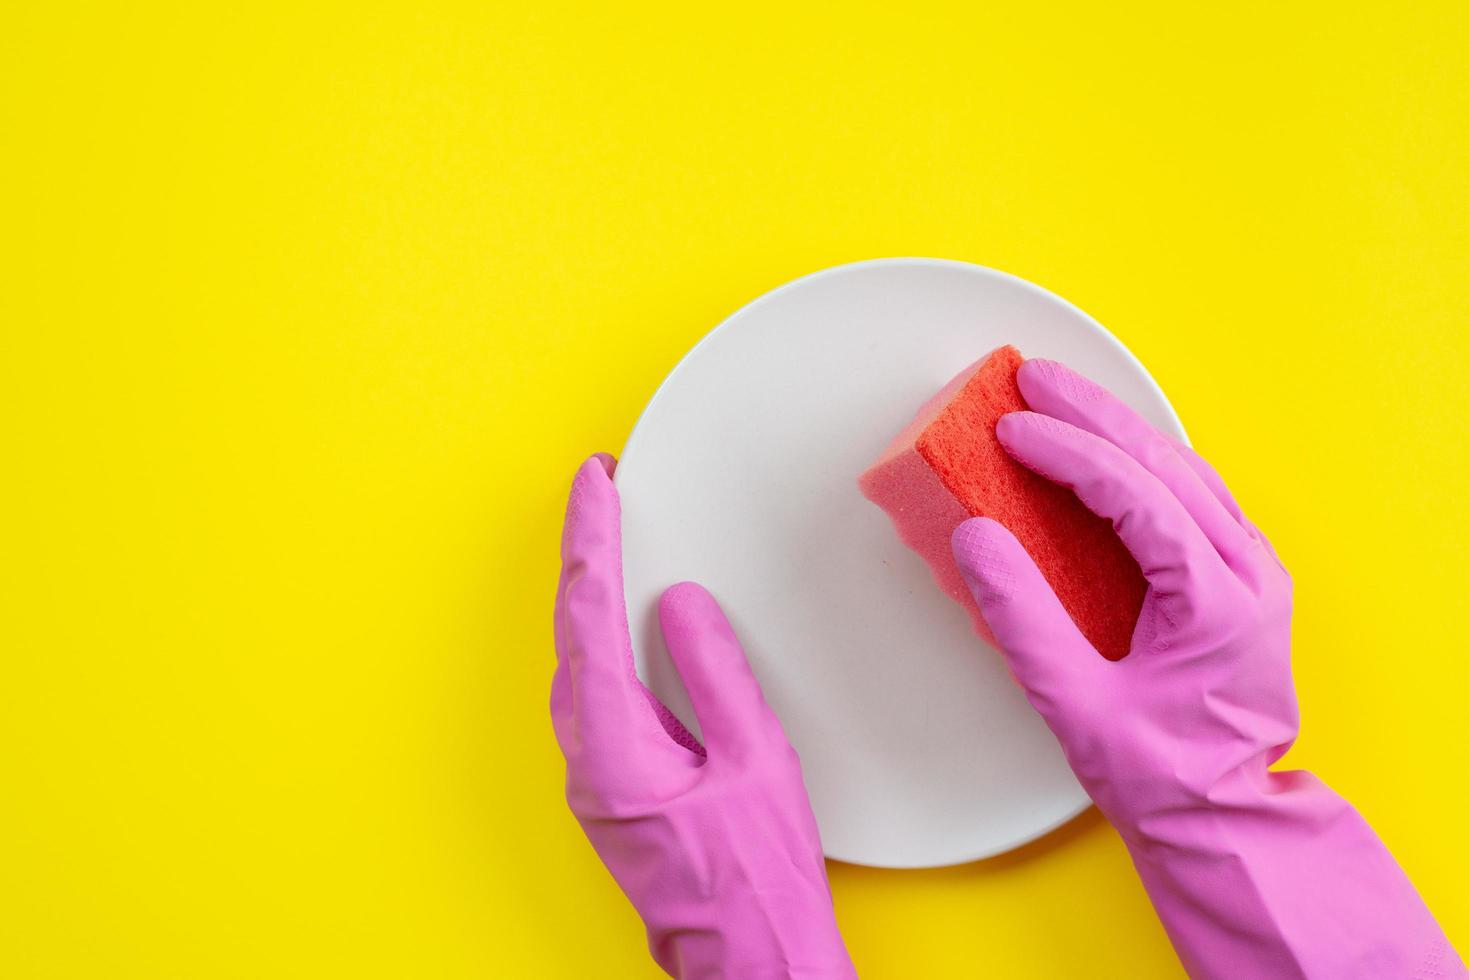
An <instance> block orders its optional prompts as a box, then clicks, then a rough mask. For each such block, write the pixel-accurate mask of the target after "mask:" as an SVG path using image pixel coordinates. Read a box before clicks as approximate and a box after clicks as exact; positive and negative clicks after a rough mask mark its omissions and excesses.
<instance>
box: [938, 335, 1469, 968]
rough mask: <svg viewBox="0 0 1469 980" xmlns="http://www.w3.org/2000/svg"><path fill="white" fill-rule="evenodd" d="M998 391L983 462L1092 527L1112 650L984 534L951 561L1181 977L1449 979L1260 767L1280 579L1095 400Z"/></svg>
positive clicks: (1193, 467)
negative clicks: (994, 446)
mask: <svg viewBox="0 0 1469 980" xmlns="http://www.w3.org/2000/svg"><path fill="white" fill-rule="evenodd" d="M1018 380H1019V384H1020V390H1021V393H1022V394H1023V395H1024V396H1025V400H1026V402H1027V404H1028V405H1029V406H1030V408H1031V409H1032V410H1031V411H1029V412H1015V413H1011V414H1009V415H1006V416H1004V417H1003V418H1002V419H1001V420H1000V423H999V425H998V426H997V427H996V435H997V436H998V438H999V440H1000V442H1001V444H1002V445H1003V446H1004V447H1005V449H1006V450H1007V451H1008V452H1009V453H1010V454H1011V456H1013V457H1014V458H1015V459H1016V460H1017V461H1019V462H1020V463H1021V464H1022V465H1024V466H1026V467H1028V468H1029V469H1031V470H1033V471H1035V472H1036V473H1038V474H1040V475H1041V476H1044V477H1046V478H1047V479H1050V480H1052V481H1054V482H1056V483H1059V484H1062V485H1064V486H1067V487H1069V488H1071V489H1072V490H1073V491H1074V492H1075V493H1076V495H1077V497H1078V498H1080V500H1081V501H1082V503H1083V504H1085V505H1086V506H1087V507H1088V508H1089V509H1090V510H1092V511H1093V512H1095V513H1096V514H1098V515H1101V516H1103V517H1106V518H1109V519H1110V520H1111V521H1112V523H1113V526H1114V527H1115V528H1116V530H1117V533H1118V535H1119V537H1120V538H1121V539H1122V542H1123V544H1124V545H1126V546H1127V548H1128V550H1129V551H1130V552H1131V553H1132V555H1133V557H1134V558H1136V559H1137V562H1138V565H1139V567H1140V568H1141V569H1142V573H1143V576H1144V577H1145V578H1146V580H1147V582H1148V592H1147V595H1146V598H1145V599H1144V602H1143V606H1142V610H1141V613H1140V614H1139V618H1138V624H1137V627H1136V629H1135V631H1134V634H1133V640H1132V646H1131V651H1130V653H1129V654H1128V656H1126V657H1125V658H1123V659H1122V660H1120V661H1117V662H1111V661H1107V660H1105V659H1103V658H1102V657H1101V656H1100V655H1099V654H1097V652H1096V651H1095V650H1094V649H1092V647H1091V645H1090V644H1089V643H1087V641H1086V639H1085V638H1084V637H1083V636H1082V635H1081V633H1080V632H1079V631H1078V630H1077V628H1076V626H1075V625H1074V624H1073V623H1072V621H1071V619H1070V617H1069V616H1068V615H1067V613H1066V611H1065V609H1064V608H1063V607H1062V606H1061V604H1060V602H1059V601H1058V600H1057V599H1056V597H1055V595H1054V593H1053V592H1052V591H1051V589H1050V586H1049V585H1047V583H1046V581H1045V579H1044V577H1043V576H1042V575H1041V573H1040V571H1039V570H1038V569H1037V568H1036V566H1035V564H1034V563H1033V562H1032V561H1031V560H1030V557H1029V556H1028V555H1027V554H1026V553H1025V551H1024V550H1023V549H1022V548H1021V546H1020V545H1019V543H1018V542H1017V541H1016V540H1015V538H1014V537H1013V536H1012V535H1011V534H1010V533H1009V532H1008V531H1007V530H1005V528H1003V527H1002V526H1000V525H999V524H997V523H996V522H994V521H991V520H986V519H982V518H977V519H973V520H969V521H966V522H965V523H963V524H961V525H960V526H959V528H958V529H957V530H956V531H955V532H954V536H953V550H954V556H955V559H956V561H957V562H958V565H959V567H960V570H961V571H962V572H963V574H964V576H965V580H966V582H967V583H968V584H969V586H970V590H971V591H972V592H973V594H974V597H975V601H976V602H977V603H978V604H979V607H980V609H981V611H982V612H983V614H984V616H985V620H986V621H987V622H988V624H989V626H990V628H991V630H992V631H993V632H994V634H995V637H996V640H997V641H998V644H999V646H1000V647H1001V649H1002V651H1003V652H1004V654H1005V657H1006V659H1007V661H1008V662H1009V664H1010V667H1011V669H1012V671H1013V672H1014V674H1015V677H1016V679H1017V680H1018V681H1019V682H1020V684H1021V685H1022V687H1024V689H1025V692H1026V695H1027V697H1028V698H1029V699H1030V702H1031V703H1032V704H1033V705H1034V706H1035V708H1036V709H1037V710H1038V711H1039V712H1040V713H1041V715H1042V716H1043V717H1044V718H1045V720H1046V723H1047V724H1048V725H1049V726H1050V728H1051V730H1052V732H1054V733H1055V735H1056V737H1057V739H1058V740H1059V741H1060V743H1061V746H1062V749H1063V750H1064V751H1065V753H1066V758H1067V760H1068V761H1069V762H1070V764H1071V767H1072V769H1073V770H1074V771H1075V773H1076V775H1077V777H1078V779H1079V780H1080V781H1081V783H1082V785H1083V786H1084V787H1085V788H1086V790H1087V792H1088V793H1089V794H1091V796H1092V799H1093V800H1095V801H1096V803H1097V805H1098V807H1099V808H1100V809H1101V810H1102V812H1103V813H1104V814H1105V815H1106V816H1107V817H1108V819H1109V820H1111V821H1112V823H1113V825H1114V826H1115V827H1116V828H1117V830H1118V832H1119V833H1120V834H1121V835H1122V837H1123V839H1124V840H1125V841H1126V843H1127V846H1128V848H1129V850H1130V852H1131V854H1132V857H1133V861H1134V863H1135V864H1136V866H1137V868H1138V871H1139V874H1140V875H1141V877H1142V879H1143V882H1144V885H1145V886H1146V887H1147V889H1148V892H1149V895H1150V896H1151V898H1152V900H1153V903H1154V906H1155V907H1156V908H1157V911H1158V914H1159V917H1160V918H1161V919H1162V920H1163V924H1164V926H1165V927H1166V928H1167V929H1168V932H1169V935H1170V937H1171V938H1172V940H1173V943H1174V946H1175V948H1176V949H1177V950H1178V952H1179V955H1180V958H1181V959H1182V960H1183V963H1184V965H1185V967H1186V968H1187V969H1188V970H1189V972H1190V973H1191V974H1192V975H1194V976H1199V977H1231V978H1246V977H1272V978H1274V977H1331V978H1342V977H1385V976H1403V977H1408V976H1414V977H1417V976H1423V977H1430V976H1432V977H1439V976H1462V975H1465V974H1464V967H1463V964H1462V963H1461V962H1460V961H1459V959H1458V957H1457V956H1456V955H1455V954H1454V952H1453V950H1452V948H1451V947H1449V945H1448V943H1447V940H1446V939H1445V938H1444V936H1443V933H1442V931H1441V930H1440V929H1439V928H1438V926H1437V924H1436V923H1435V922H1434V921H1433V917H1432V916H1431V915H1430V914H1429V912H1428V910H1427V908H1426V907H1425V906H1424V905H1423V902H1422V900H1421V899H1420V898H1419V897H1418V895H1417V893H1416V892H1415V891H1414V889H1413V887H1412V885H1411V884H1410V883H1409V882H1408V880H1407V878H1406V877H1405V876H1404V874H1403V873H1402V871H1401V870H1400V869H1399V867H1398V866H1397V864H1396V863H1395V862H1394V861H1393V859H1392V856H1391V855H1390V854H1389V853H1388V852H1387V850H1386V848H1384V847H1383V846H1382V844H1381V842H1380V841H1379V840H1378V839H1377V837H1376V836H1375V835H1374V834H1373V833H1372V831H1371V829H1370V828H1369V827H1368V826H1367V824H1366V822H1365V821H1363V820H1362V818H1361V817H1360V816H1359V815H1358V814H1357V813H1356V811H1355V810H1353V809H1352V808H1351V806H1350V805H1348V804H1347V803H1346V802H1345V801H1344V800H1342V799H1341V798H1340V797H1339V796H1337V795H1336V794H1335V793H1334V792H1332V791H1331V790H1330V789H1329V788H1328V787H1327V786H1326V785H1325V784H1324V783H1322V782H1321V781H1319V780H1318V779H1316V778H1315V777H1314V776H1312V775H1310V774H1309V773H1305V772H1279V773H1277V772H1272V771H1270V769H1269V767H1270V765H1271V764H1272V763H1274V762H1275V761H1277V760H1278V759H1279V758H1280V757H1281V756H1282V755H1284V754H1285V752H1286V750H1287V749H1289V748H1290V746H1291V744H1292V742H1293V741H1294V740H1295V737H1296V733H1297V729H1298V724H1299V718H1298V712H1297V707H1296V696H1295V690H1294V687H1293V684H1292V681H1291V671H1290V615H1291V579H1290V576H1289V575H1288V574H1287V573H1286V571H1285V568H1284V566H1283V565H1282V564H1281V563H1280V561H1279V560H1278V558H1277V557H1276V555H1275V552H1274V550H1273V549H1272V548H1271V546H1270V544H1269V543H1268V542H1267V541H1266V539H1265V537H1264V535H1263V534H1261V533H1260V532H1259V531H1258V530H1257V529H1256V528H1255V527H1254V525H1252V524H1251V523H1250V522H1249V521H1248V520H1247V519H1246V518H1245V517H1244V515H1243V513H1242V512H1241V510H1240V508H1239V506H1238V505H1237V504H1236V503H1235V501H1234V499H1233V497H1232V496H1231V495H1230V493H1229V491H1228V490H1227V489H1226V488H1225V486H1224V483H1223V481H1222V480H1220V478H1219V476H1218V475H1217V474H1216V473H1215V472H1214V470H1213V469H1212V468H1211V467H1210V466H1209V465H1208V464H1207V463H1205V462H1204V461H1203V460H1202V459H1200V458H1199V457H1198V456H1197V455H1196V454H1195V453H1194V452H1193V451H1192V450H1191V449H1189V448H1188V447H1186V446H1182V445H1179V444H1177V443H1175V442H1173V441H1171V440H1170V439H1168V438H1166V437H1165V436H1163V435H1162V434H1161V433H1159V432H1158V431H1157V430H1156V429H1154V428H1153V427H1152V426H1150V425H1148V424H1147V423H1146V422H1145V421H1144V420H1143V419H1142V418H1141V417H1139V416H1138V415H1137V414H1136V413H1135V412H1133V411H1132V410H1131V409H1129V408H1128V407H1126V406H1125V405H1123V404H1122V403H1121V402H1119V401H1118V400H1117V399H1115V398H1114V397H1112V395H1110V394H1109V393H1107V392H1106V391H1105V390H1103V389H1102V388H1100V387H1099V386H1097V385H1095V384H1093V383H1092V382H1091V381H1089V380H1087V379H1086V378H1084V377H1082V376H1081V375H1078V374H1076V373H1075V372H1073V371H1071V370H1069V369H1067V368H1066V367H1064V366H1062V365H1060V364H1058V363H1056V362H1054V361H1044V360H1033V361H1028V362H1026V363H1025V364H1024V365H1023V366H1022V367H1021V368H1020V372H1019V376H1018ZM1434 970H1437V971H1441V972H1431V971H1434ZM1415 971H1425V972H1415Z"/></svg>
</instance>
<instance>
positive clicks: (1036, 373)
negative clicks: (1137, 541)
mask: <svg viewBox="0 0 1469 980" xmlns="http://www.w3.org/2000/svg"><path fill="white" fill-rule="evenodd" d="M1016 380H1017V382H1018V383H1019V385H1020V393H1021V394H1022V395H1024V396H1025V401H1026V403H1027V404H1029V405H1030V407H1031V408H1032V409H1034V410H1035V411H1037V412H1041V413H1043V414H1045V415H1049V416H1051V417H1052V418H1056V419H1060V420H1061V421H1063V422H1069V423H1070V424H1072V425H1074V426H1076V427H1077V428H1078V429H1084V430H1085V431H1087V432H1090V433H1092V434H1093V435H1097V436H1101V437H1102V438H1103V439H1106V440H1107V441H1108V442H1110V443H1112V444H1113V445H1114V446H1116V447H1117V448H1119V449H1121V450H1122V451H1123V452H1125V453H1127V454H1128V455H1129V456H1131V457H1132V458H1133V459H1135V460H1137V461H1138V462H1139V463H1141V464H1142V465H1143V467H1144V468H1145V469H1146V470H1147V471H1148V472H1149V473H1151V474H1153V475H1154V476H1155V477H1157V478H1158V480H1159V481H1160V482H1161V483H1162V484H1163V485H1164V486H1165V487H1167V488H1168V491H1169V492H1170V493H1171V494H1173V496H1174V497H1175V498H1176V499H1177V500H1178V502H1179V503H1180V504H1182V505H1183V507H1184V509H1185V510H1187V511H1188V512H1189V515H1190V516H1191V517H1192V518H1193V519H1194V523H1195V524H1197V525H1198V527H1199V530H1201V531H1203V532H1204V536H1205V537H1206V538H1208V539H1209V541H1210V542H1211V543H1212V544H1213V545H1214V548H1215V550H1216V551H1218V552H1219V556H1220V557H1221V558H1223V559H1224V561H1225V563H1226V564H1228V565H1229V566H1230V567H1232V568H1235V569H1236V570H1242V569H1244V568H1245V567H1246V566H1245V560H1246V558H1247V556H1248V555H1249V554H1250V553H1251V552H1252V551H1253V550H1254V542H1253V541H1252V540H1251V538H1250V536H1249V534H1248V533H1246V532H1245V529H1244V527H1243V526H1242V525H1241V524H1240V522H1239V521H1238V520H1236V519H1235V517H1234V515H1233V514H1231V513H1230V512H1229V510H1228V509H1227V508H1226V507H1225V505H1224V504H1223V502H1222V501H1221V500H1220V499H1219V497H1218V496H1217V495H1216V494H1215V492H1214V491H1213V490H1211V489H1210V488H1209V487H1208V486H1207V485H1206V484H1205V483H1204V481H1203V480H1202V479H1201V478H1200V477H1199V474H1198V473H1197V472H1195V470H1194V468H1193V467H1192V466H1190V465H1189V464H1188V463H1187V462H1185V461H1184V459H1183V458H1182V457H1181V456H1180V455H1179V453H1178V452H1177V451H1176V450H1175V449H1174V444H1173V443H1172V441H1171V440H1169V439H1167V438H1166V437H1165V436H1164V435H1163V433H1161V432H1159V431H1158V430H1157V429H1155V428H1153V426H1152V425H1150V424H1148V422H1147V421H1145V420H1144V419H1143V417H1142V416H1141V415H1138V414H1137V412H1135V411H1133V410H1132V409H1131V408H1130V407H1129V406H1127V405H1124V404H1123V403H1122V402H1121V401H1119V400H1118V399H1117V398H1116V397H1114V396H1113V395H1112V393H1111V392H1109V391H1107V390H1106V389H1105V388H1103V387H1102V386H1101V385H1098V384H1096V383H1095V382H1093V381H1092V380H1091V379H1089V378H1086V377H1084V376H1082V375H1080V374H1077V373H1076V372H1075V371H1073V370H1071V369H1070V368H1068V367H1066V366H1065V365H1064V364H1061V363H1059V362H1057V361H1048V360H1044V359H1037V360H1032V361H1026V362H1025V363H1024V364H1022V365H1021V366H1020V371H1019V373H1018V374H1017V376H1016ZM1236 509H1237V508H1236Z"/></svg>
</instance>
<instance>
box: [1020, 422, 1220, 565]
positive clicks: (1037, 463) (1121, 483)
mask: <svg viewBox="0 0 1469 980" xmlns="http://www.w3.org/2000/svg"><path fill="white" fill-rule="evenodd" d="M995 435H996V436H997V437H998V438H999V440H1000V444H1001V445H1002V446H1004V447H1005V450H1006V452H1008V453H1009V454H1010V455H1011V456H1013V457H1014V458H1015V459H1016V460H1017V461H1018V462H1019V463H1020V464H1021V465H1023V466H1025V467H1027V468H1028V469H1030V470H1033V471H1034V472H1036V473H1038V474H1039V475H1041V476H1043V477H1045V478H1046V479H1048V480H1050V481H1052V482H1053V483H1059V484H1061V485H1062V486H1065V487H1069V488H1070V489H1071V490H1072V491H1073V492H1075V494H1076V496H1077V497H1078V499H1080V500H1081V502H1082V503H1083V504H1084V505H1086V507H1087V509H1088V510H1090V511H1091V512H1092V513H1094V514H1097V515H1098V516H1101V517H1105V518H1107V519H1108V520H1110V521H1111V522H1112V526H1113V527H1114V528H1115V529H1116V530H1117V536H1118V537H1120V538H1121V539H1122V543H1123V545H1124V546H1126V548H1127V550H1128V551H1130V552H1131V553H1132V557H1133V558H1135V559H1136V560H1137V563H1138V567H1139V568H1140V569H1141V570H1142V573H1143V577H1144V578H1146V579H1147V580H1148V584H1149V585H1151V586H1152V587H1153V588H1154V589H1155V590H1157V591H1159V592H1162V593H1164V594H1173V593H1178V592H1181V591H1183V590H1184V588H1185V587H1186V586H1187V585H1189V584H1190V583H1191V582H1197V581H1198V580H1200V579H1201V578H1210V579H1212V578H1213V577H1214V574H1215V573H1216V572H1219V571H1223V570H1224V565H1223V563H1222V562H1221V561H1220V559H1219V555H1218V553H1217V552H1216V551H1215V550H1214V546H1213V545H1212V544H1211V543H1210V542H1209V539H1208V538H1206V537H1205V536H1204V532H1203V531H1201V530H1199V526H1198V524H1196V523H1194V519H1193V517H1191V516H1190V515H1189V512H1188V511H1187V510H1186V509H1184V506H1183V505H1182V504H1181V503H1179V502H1178V498H1176V497H1174V496H1173V494H1171V493H1169V492H1168V488H1167V487H1165V486H1164V485H1163V484H1162V482H1161V481H1160V480H1159V479H1158V478H1157V477H1156V476H1154V475H1153V474H1152V473H1149V472H1148V471H1147V470H1146V469H1144V468H1143V466H1142V464H1141V463H1139V462H1138V461H1137V460H1135V459H1133V458H1132V457H1131V456H1129V455H1128V454H1127V453H1125V452H1123V451H1122V450H1121V449H1118V448H1117V447H1116V446H1115V445H1113V444H1112V443H1110V442H1108V441H1107V440H1106V439H1103V438H1102V437H1101V436H1096V435H1093V434H1092V433H1090V432H1085V431H1083V430H1081V429H1078V428H1077V427H1076V426H1074V425H1071V424H1070V423H1067V422H1062V421H1061V420H1059V419H1054V418H1052V417H1050V416H1049V415H1040V414H1037V413H1035V412H1011V413H1010V414H1008V415H1005V416H1002V417H1001V419H1000V421H999V424H998V425H996V426H995Z"/></svg>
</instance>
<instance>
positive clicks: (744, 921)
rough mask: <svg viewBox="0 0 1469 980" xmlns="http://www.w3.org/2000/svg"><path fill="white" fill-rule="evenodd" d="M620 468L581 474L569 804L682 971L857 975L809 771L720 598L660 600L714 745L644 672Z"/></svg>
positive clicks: (567, 549) (654, 942) (567, 693)
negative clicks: (631, 608) (639, 666)
mask: <svg viewBox="0 0 1469 980" xmlns="http://www.w3.org/2000/svg"><path fill="white" fill-rule="evenodd" d="M613 465H614V464H613V461H612V458H611V457H610V456H602V455H599V456H594V457H592V458H591V459H589V460H587V461H586V463H584V464H583V465H582V467H581V469H580V470H578V471H577V474H576V477H575V480H574V481H573V483H572V489H571V499H570V502H569V503H568V505H567V511H566V524H565V529H564V531H563V538H562V555H561V557H562V571H561V581H560V585H559V587H558V591H557V596H556V609H555V634H556V653H557V663H556V673H555V677H554V679H553V681H552V686H551V718H552V722H553V724H554V727H555V731H556V739H557V742H558V743H559V744H560V746H561V750H562V753H563V754H564V755H565V757H566V798H567V802H568V803H569V804H570V806H571V810H572V812H573V813H574V814H575V815H576V818H577V820H578V821H579V822H580V823H581V826H582V829H583V830H584V831H585V832H586V835H587V838H588V840H590V841H591V844H592V846H593V848H595V849H596V852H597V855H598V856H599V857H600V858H601V859H602V861H603V863H604V864H606V866H607V868H608V870H609V871H611V873H612V876H613V877H614V878H615V879H616V880H617V883H618V885H619V886H621V888H622V890H623V892H625V893H626V894H627V897H628V898H629V900H631V902H632V904H633V906H634V907H635V908H636V909H637V911H638V914H639V915H640V916H641V917H642V919H643V922H644V924H645V925H646V927H647V932H648V946H649V949H650V950H651V952H652V954H653V957H654V959H655V960H656V961H657V962H658V964H659V965H660V966H661V967H663V969H664V970H666V971H667V972H668V973H670V974H672V975H673V976H676V977H682V978H706V977H709V978H713V977H731V978H733V977H741V978H743V977H749V978H776V977H781V978H784V977H797V978H806V977H810V978H818V977H819V978H834V977H853V976H855V975H856V973H855V971H854V970H853V968H852V964H851V960H850V959H849V958H848V956H847V952H846V948H845V946H844V945H843V943H842V939H841V935H840V934H839V933H838V931H837V926H836V920H835V915H834V913H833V910H832V902H831V891H830V888H829V886H828V884H827V879H826V864H825V860H824V858H823V856H822V850H821V841H820V838H819V837H818V834H817V829H816V821H815V818H814V817H813V816H812V814H811V805H810V803H809V801H808V799H807V796H806V788H805V785H804V783H803V782H802V779H801V766H800V762H799V760H798V759H797V757H796V753H795V751H794V750H793V749H792V748H791V745H790V743H789V742H788V741H787V739H786V736H785V733H784V732H783V731H782V729H781V726H780V722H779V721H778V720H777V719H776V717H775V715H774V713H773V712H772V711H771V710H770V708H769V706H767V705H766V703H765V699H764V697H763V696H762V694H761V692H760V686H759V684H758V683H757V681H756V679H755V676H754V675H753V674H752V673H751V671H750V668H749V665H748V663H747V662H746V660H745V655H744V653H743V651H742V650H741V648H740V645H739V642H738V641H737V640H736V638H735V635H734V632H733V630H732V629H731V628H730V625H729V622H728V621H727V620H726V619H725V616H724V614H723V613H722V612H721V611H720V609H719V606H718V605H717V604H716V603H715V601H714V599H713V597H711V596H710V595H709V593H708V592H706V591H705V590H704V589H702V588H701V587H699V586H697V585H694V584H692V583H682V584H679V585H675V586H673V587H672V588H670V589H669V590H668V591H667V592H665V593H664V594H663V597H662V601H661V602H660V603H659V608H658V614H659V621H660V624H661V626H662V629H663V636H664V640H665V642H666V645H667V647H668V651H669V653H670V655H671V656H672V658H673V660H674V663H675V665H676V666H677V667H678V671H679V674H680V676H681V677H682V679H683V681H684V685H685V687H686V688H687V689H688V692H689V697H690V700H691V701H692V703H693V706H694V711H695V712H696V713H697V715H698V719H699V727H700V728H701V730H702V733H703V736H704V740H705V741H704V744H702V745H701V744H700V742H699V741H698V740H697V739H695V738H694V736H693V735H692V734H691V733H690V732H689V731H688V730H687V729H685V728H684V726H683V725H682V724H681V723H680V722H679V721H678V719H677V718H675V717H674V715H673V714H672V713H671V712H670V711H669V710H668V709H667V708H666V707H664V706H663V704H662V703H660V702H659V701H658V700H657V698H655V697H654V695H653V694H652V692H651V691H649V690H648V689H647V688H646V687H644V685H643V684H642V682H641V681H640V680H639V679H638V677H637V674H636V672H635V669H634V666H633V658H632V643H631V640H630V637H629V634H628V627H627V607H626V603H625V600H624V595H623V587H622V544H621V519H620V507H619V502H618V497H617V491H616V489H615V488H614V487H613V484H612V480H611V478H610V477H611V473H612V467H613Z"/></svg>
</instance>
